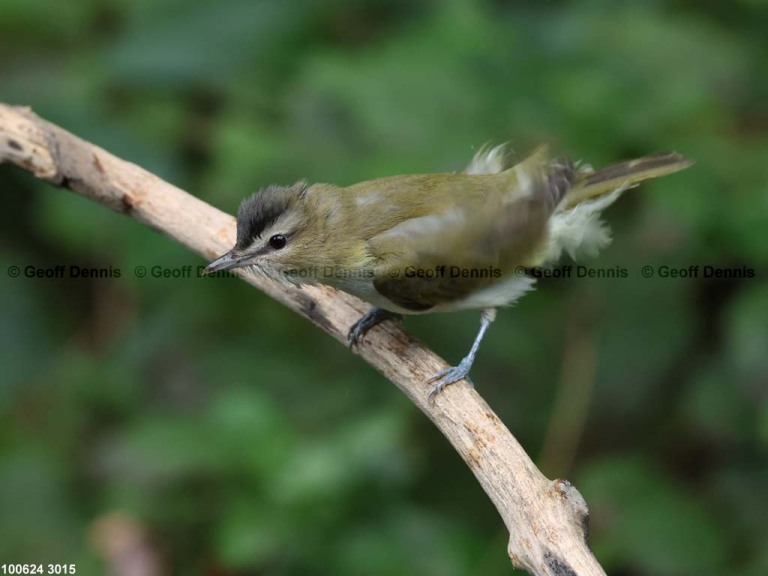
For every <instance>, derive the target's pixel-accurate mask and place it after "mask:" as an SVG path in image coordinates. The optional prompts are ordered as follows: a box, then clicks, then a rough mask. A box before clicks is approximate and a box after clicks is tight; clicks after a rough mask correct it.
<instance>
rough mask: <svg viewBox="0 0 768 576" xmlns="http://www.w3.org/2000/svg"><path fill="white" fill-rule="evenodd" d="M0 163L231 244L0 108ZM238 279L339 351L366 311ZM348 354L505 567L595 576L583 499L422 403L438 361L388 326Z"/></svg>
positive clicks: (487, 435)
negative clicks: (472, 493)
mask: <svg viewBox="0 0 768 576" xmlns="http://www.w3.org/2000/svg"><path fill="white" fill-rule="evenodd" d="M3 162H10V163H13V164H16V165H17V166H19V167H21V168H23V169H25V170H27V171H29V172H31V173H32V174H34V175H35V176H36V177H38V178H40V179H42V180H45V181H47V182H50V183H51V184H54V185H55V186H60V187H64V188H68V189H70V190H72V191H74V192H76V193H78V194H80V195H82V196H85V197H87V198H90V199H92V200H95V201H96V202H99V203H101V204H103V205H105V206H107V207H109V208H111V209H112V210H115V211H117V212H121V213H122V214H125V215H127V216H130V217H132V218H135V219H136V220H138V221H139V222H142V223H144V224H146V225H147V226H150V227H151V228H154V229H155V230H158V231H160V232H162V233H163V234H165V235H166V236H168V237H170V238H172V239H174V240H176V241H178V242H180V243H182V244H183V245H184V246H186V247H188V248H189V249H190V250H192V251H194V252H196V253H198V254H200V255H201V256H202V257H203V258H205V259H206V260H211V259H212V258H214V257H216V256H219V255H220V254H221V253H223V252H225V251H227V250H228V249H229V248H231V246H232V244H233V243H234V238H235V221H234V219H233V217H232V216H230V215H228V214H225V213H224V212H221V211H220V210H217V209H216V208H213V207H211V206H209V205H208V204H206V203H204V202H202V201H201V200H199V199H197V198H195V197H194V196H191V195H189V194H187V193H186V192H184V191H182V190H180V189H179V188H176V187H174V186H172V185H171V184H168V183H167V182H164V181H163V180H161V179H160V178H158V177H156V176H154V175H153V174H150V173H149V172H146V171H145V170H142V169H141V168H139V167H138V166H136V165H134V164H131V163H129V162H125V161H123V160H120V159H119V158H116V157H115V156H113V155H111V154H109V153H108V152H106V151H105V150H102V149H101V148H99V147H97V146H94V145H93V144H90V143H88V142H85V141H84V140H81V139H80V138H77V137H76V136H74V135H72V134H70V133H69V132H66V131H65V130H63V129H61V128H59V127H58V126H55V125H53V124H50V123H49V122H46V121H45V120H43V119H41V118H39V117H38V116H36V115H35V114H33V113H32V112H31V111H30V110H29V109H27V108H20V107H11V106H7V105H4V104H0V163H3ZM240 274H241V276H242V278H243V280H245V281H246V282H248V283H249V284H252V285H254V286H256V287H257V288H259V289H260V290H262V291H264V292H266V293H267V294H268V295H269V296H271V297H272V298H274V299H275V300H277V301H279V302H281V303H282V304H284V305H285V306H287V307H289V308H290V309H292V310H294V311H296V312H297V313H299V314H301V315H302V316H304V317H306V318H307V319H308V320H310V321H311V322H312V323H314V324H315V325H316V326H318V327H319V328H320V329H322V330H324V331H325V332H327V333H328V334H330V335H331V336H333V337H334V338H336V340H339V341H340V342H343V343H345V342H346V333H347V329H348V328H349V326H351V325H352V323H353V322H354V321H356V320H357V319H358V318H359V317H360V314H361V313H362V312H363V311H364V310H365V309H366V308H367V306H366V305H365V304H364V303H362V302H360V301H359V300H357V299H355V298H354V297H352V296H349V295H347V294H343V293H341V292H337V291H335V290H333V289H331V288H329V287H325V286H308V287H304V288H303V289H285V288H284V287H282V286H277V285H275V284H273V283H272V282H271V281H269V280H266V279H264V278H260V277H257V276H254V275H251V274H248V273H247V272H245V273H244V272H241V273H240ZM357 351H358V353H359V354H360V356H362V357H363V358H364V359H365V360H366V361H367V362H368V363H369V364H370V365H371V366H373V367H374V368H376V370H378V371H379V372H381V373H382V374H383V375H384V376H385V377H386V378H388V379H389V380H391V381H392V382H393V383H394V384H395V385H396V386H397V387H398V388H400V390H402V391H403V392H404V393H405V394H406V395H407V396H408V397H409V398H410V399H411V401H412V402H413V403H414V404H415V405H416V406H418V407H419V409H420V410H421V411H422V412H424V413H425V414H426V415H427V416H428V417H429V418H430V420H432V422H434V423H435V425H436V426H437V427H438V428H439V429H440V431H441V432H442V433H443V434H444V435H445V437H446V438H447V439H448V440H449V441H450V442H451V444H452V445H453V446H454V448H455V449H456V451H457V452H458V453H459V454H460V455H461V457H462V458H463V459H464V461H465V462H466V463H467V465H468V466H469V467H470V469H471V470H472V472H473V473H474V474H475V476H476V477H477V479H478V480H479V482H480V484H481V485H482V487H483V490H485V492H486V493H487V494H488V496H489V497H490V499H491V500H492V502H493V504H494V505H495V506H496V508H497V509H498V511H499V514H501V517H502V519H503V520H504V523H505V524H506V526H507V529H508V530H509V532H510V538H509V545H508V548H507V552H508V554H509V557H510V559H511V560H512V564H513V565H514V566H515V567H517V568H522V569H525V570H527V571H528V572H530V573H531V574H535V575H537V576H545V575H547V576H577V575H578V576H587V575H589V576H592V575H597V574H604V572H603V570H602V569H601V567H600V566H599V564H598V563H597V561H596V560H595V558H594V556H593V555H592V553H591V552H590V550H589V548H588V547H587V544H586V533H587V520H588V512H587V506H586V503H585V502H584V499H583V498H582V497H581V495H580V494H579V492H578V491H577V490H576V489H575V488H574V487H573V486H571V485H570V483H568V482H567V481H565V480H554V481H550V480H548V479H547V478H546V477H544V475H543V474H542V473H541V472H540V471H539V470H538V469H537V468H536V466H535V465H534V463H533V462H532V461H531V459H530V458H529V457H528V456H527V454H526V453H525V451H524V450H523V448H522V447H521V446H520V444H519V443H518V442H517V441H516V440H515V438H514V437H513V436H512V434H510V432H509V430H507V428H506V427H505V426H504V424H502V422H501V421H500V420H499V418H498V417H497V416H496V415H495V414H494V413H493V411H492V410H491V409H490V407H489V406H488V405H487V404H486V403H485V401H484V400H483V399H482V398H481V397H480V396H479V395H478V394H477V392H476V391H475V390H473V389H471V388H470V387H469V386H467V385H466V384H463V383H462V384H455V385H453V386H451V387H449V388H448V389H447V390H446V391H445V392H442V393H440V394H439V395H438V396H437V398H436V401H435V402H434V403H432V404H430V403H429V402H428V400H427V397H428V393H429V389H430V386H429V385H428V384H427V378H428V377H429V376H430V375H432V374H434V373H435V372H437V371H438V370H441V369H443V368H445V367H446V363H445V362H444V361H443V360H441V359H440V358H439V357H438V356H437V355H436V354H435V353H433V352H432V351H431V350H429V349H428V348H426V347H425V346H423V345H422V344H420V343H419V342H417V341H416V340H414V339H413V338H411V337H410V336H409V335H408V334H407V333H406V332H404V331H403V330H402V329H401V328H400V327H399V326H396V325H391V324H389V323H388V324H385V325H382V326H379V327H377V328H374V329H373V330H372V331H371V332H370V333H369V334H368V336H367V337H366V339H365V341H364V342H362V343H361V344H360V346H358V347H357Z"/></svg>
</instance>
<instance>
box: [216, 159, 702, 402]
mask: <svg viewBox="0 0 768 576" xmlns="http://www.w3.org/2000/svg"><path fill="white" fill-rule="evenodd" d="M511 156H512V155H511V154H510V153H509V150H508V149H507V148H506V147H505V146H504V145H501V146H496V147H489V146H486V147H483V148H481V149H480V150H479V151H478V152H477V153H476V154H475V155H474V158H473V159H472V161H471V162H470V164H469V165H468V166H467V168H466V169H465V170H464V171H463V172H458V173H455V172H446V173H434V174H411V175H396V176H387V177H382V178H377V179H373V180H368V181H365V182H360V183H357V184H353V185H350V186H336V185H333V184H326V183H316V184H310V183H309V182H307V181H306V180H301V181H299V182H297V183H295V184H293V185H289V186H280V185H270V186H267V187H266V188H263V189H262V190H260V191H257V192H255V193H253V194H252V195H250V196H248V197H247V198H245V199H244V200H243V201H242V203H241V204H240V207H239V209H238V211H237V236H236V242H235V245H234V247H233V248H232V249H231V250H230V251H228V252H227V253H226V254H224V255H222V256H221V257H219V258H217V259H215V260H214V261H213V262H211V263H210V264H209V265H208V266H207V267H206V268H205V270H204V273H205V274H212V273H215V272H218V271H222V270H230V269H233V268H246V269H249V270H250V271H252V272H254V273H257V274H261V275H263V276H266V277H268V278H271V279H272V280H275V281H277V282H280V283H282V284H285V285H286V286H288V285H290V286H299V287H300V286H302V285H311V284H325V285H329V286H332V287H334V288H336V289H339V290H342V291H344V292H346V293H349V294H352V295H354V296H357V297H358V298H360V299H362V300H364V301H366V302H368V303H369V304H372V305H373V307H372V308H371V309H370V310H369V311H368V312H366V313H365V314H363V316H362V317H361V318H360V319H359V320H358V321H357V322H355V323H354V324H353V325H352V327H351V328H350V329H349V333H348V343H349V345H350V347H352V346H355V345H357V344H359V343H360V342H361V341H362V339H363V338H364V337H365V334H366V333H367V332H368V331H369V330H370V329H371V328H373V327H374V326H376V325H377V324H379V323H381V322H383V321H385V320H388V319H402V317H403V315H410V314H428V313H436V312H453V311H459V310H475V309H476V310H481V317H480V329H479V331H478V333H477V335H476V337H475V339H474V341H473V343H472V346H471V348H470V350H469V353H468V354H467V355H466V356H465V357H464V358H463V359H462V360H461V362H460V363H459V364H458V365H456V366H452V367H449V368H446V369H445V370H442V371H440V372H438V373H436V374H434V375H433V376H432V377H431V378H429V380H428V383H429V384H430V385H431V388H430V391H429V399H430V401H431V400H434V398H435V397H436V395H437V394H438V393H440V392H441V391H442V390H444V389H445V388H446V387H447V386H449V385H450V384H453V383H455V382H458V381H460V380H465V381H466V382H467V383H468V384H470V386H473V383H472V381H471V380H470V379H469V372H470V369H471V368H472V365H473V364H474V362H475V358H476V356H477V352H478V350H479V347H480V343H481V341H482V340H483V338H484V336H485V334H486V331H487V330H488V327H489V326H490V325H491V323H492V322H493V321H494V320H495V318H496V311H497V309H499V308H501V307H504V306H508V305H510V304H513V303H514V302H516V301H517V300H518V299H519V298H520V297H521V296H522V295H524V294H525V293H527V292H530V291H531V290H533V289H534V284H535V282H536V278H535V277H533V275H532V274H531V273H530V271H531V270H533V269H535V268H537V267H545V266H550V265H552V264H553V263H555V262H557V261H558V260H559V259H560V258H561V256H562V255H563V253H566V254H568V255H569V256H570V257H571V258H572V259H574V260H575V259H578V258H581V257H582V256H595V255H597V253H598V252H599V251H600V250H601V249H603V248H605V247H606V246H607V245H608V244H609V243H610V241H611V233H610V230H609V229H608V227H607V226H606V225H605V224H604V222H602V221H601V218H600V217H601V213H602V212H603V210H605V209H606V208H607V207H608V206H610V205H611V204H613V203H614V202H615V201H616V200H617V199H618V198H619V197H620V196H621V195H622V194H623V193H624V192H625V191H626V190H628V189H630V188H632V187H635V186H637V185H638V184H639V183H640V182H641V181H643V180H647V179H651V178H657V177H660V176H665V175H668V174H672V173H674V172H677V171H679V170H683V169H684V168H687V167H688V166H690V165H691V164H692V163H693V162H692V161H691V160H689V159H687V158H685V157H684V156H682V155H681V154H678V153H676V152H666V153H658V154H652V155H648V156H644V157H641V158H637V159H635V160H630V161H625V162H620V163H617V164H613V165H610V166H608V167H606V168H602V169H600V170H594V169H592V168H591V167H590V166H589V165H586V164H582V163H574V162H573V161H572V160H571V159H570V158H569V157H568V156H565V155H559V156H553V155H552V154H551V153H550V151H549V148H548V147H547V146H541V147H539V148H537V149H536V150H534V151H533V152H532V153H531V154H530V155H529V156H527V157H526V158H524V159H522V160H521V161H519V162H513V161H511Z"/></svg>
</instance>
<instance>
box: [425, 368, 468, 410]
mask: <svg viewBox="0 0 768 576" xmlns="http://www.w3.org/2000/svg"><path fill="white" fill-rule="evenodd" d="M471 368H472V363H471V362H467V361H466V359H464V360H462V361H461V362H460V363H459V365H458V366H451V367H450V368H446V369H445V370H440V372H438V373H437V374H435V375H433V376H432V377H431V378H430V379H429V380H427V383H429V384H431V383H432V382H435V385H434V386H432V389H431V390H430V391H429V401H430V402H434V401H435V397H436V396H437V395H438V394H439V393H440V392H441V391H442V390H443V389H444V388H445V387H446V386H450V385H451V384H454V383H456V382H458V381H459V380H464V381H466V383H467V384H469V385H470V387H472V388H474V387H475V385H474V383H473V382H472V380H471V379H470V378H469V376H468V374H469V370H470V369H471Z"/></svg>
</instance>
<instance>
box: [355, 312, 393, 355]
mask: <svg viewBox="0 0 768 576" xmlns="http://www.w3.org/2000/svg"><path fill="white" fill-rule="evenodd" d="M390 319H391V320H402V319H403V315H402V314H398V313H397V312H390V311H389V310H384V309H383V308H371V309H370V310H368V312H366V313H365V314H363V315H362V316H361V317H360V320H358V321H357V322H355V323H354V324H353V325H352V328H350V329H349V333H348V334H347V342H348V343H349V347H350V348H352V347H353V346H355V345H356V344H358V343H359V342H360V340H361V339H362V338H363V336H365V334H366V332H368V330H370V329H371V328H373V327H374V326H376V325H377V324H381V323H382V322H384V320H390Z"/></svg>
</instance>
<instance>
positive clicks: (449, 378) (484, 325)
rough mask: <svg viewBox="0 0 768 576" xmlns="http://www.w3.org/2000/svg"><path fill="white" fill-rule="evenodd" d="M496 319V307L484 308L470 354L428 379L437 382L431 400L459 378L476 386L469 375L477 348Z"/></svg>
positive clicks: (430, 394) (431, 391)
mask: <svg viewBox="0 0 768 576" xmlns="http://www.w3.org/2000/svg"><path fill="white" fill-rule="evenodd" d="M495 319H496V309H495V308H487V309H486V310H483V313H482V314H481V315H480V331H479V332H478V333H477V336H476V337H475V341H474V342H473V343H472V348H471V349H470V351H469V354H467V355H466V357H465V358H464V359H463V360H462V361H461V362H459V365H458V366H453V367H451V368H446V369H445V370H441V371H440V372H438V373H437V374H435V375H434V376H432V377H431V378H430V379H429V380H427V382H429V383H431V382H436V384H435V385H434V386H432V390H430V392H429V400H430V402H431V401H433V400H434V398H435V395H437V394H438V393H440V391H441V390H442V389H443V388H445V387H446V386H448V385H450V384H453V383H454V382H458V381H459V380H466V381H467V383H468V384H469V385H470V386H473V387H474V384H472V380H470V379H469V378H468V377H467V375H468V374H469V371H470V370H471V369H472V364H473V363H474V361H475V356H476V355H477V350H478V349H479V348H480V342H482V340H483V336H485V331H486V330H488V326H490V325H491V322H493V321H494V320H495Z"/></svg>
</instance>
